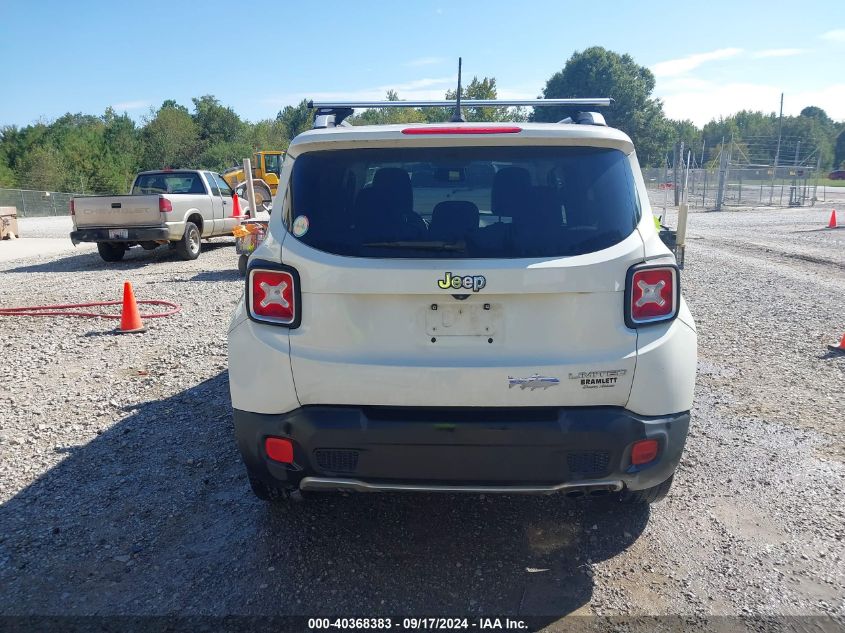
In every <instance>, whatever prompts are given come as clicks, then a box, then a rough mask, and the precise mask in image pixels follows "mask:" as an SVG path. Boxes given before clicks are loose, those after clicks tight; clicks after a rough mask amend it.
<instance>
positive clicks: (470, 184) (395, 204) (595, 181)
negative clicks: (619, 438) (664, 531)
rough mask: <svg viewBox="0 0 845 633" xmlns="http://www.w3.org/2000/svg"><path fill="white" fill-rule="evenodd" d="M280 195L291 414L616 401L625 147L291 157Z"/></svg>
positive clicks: (621, 394) (624, 394) (627, 252)
mask: <svg viewBox="0 0 845 633" xmlns="http://www.w3.org/2000/svg"><path fill="white" fill-rule="evenodd" d="M290 187H291V192H292V196H291V213H290V217H289V222H290V226H291V229H290V230H291V235H289V236H288V237H287V238H286V239H285V242H284V251H283V260H284V263H285V264H288V265H290V266H293V267H295V268H296V269H297V270H298V272H299V275H300V281H301V290H302V295H301V297H302V306H301V310H302V320H301V325H300V326H299V327H298V328H296V329H292V330H290V352H291V365H292V369H293V376H294V382H295V385H296V391H297V395H298V398H299V400H300V402H301V403H302V404H303V405H309V404H351V405H385V406H414V407H458V406H475V407H506V406H507V407H512V406H520V407H521V406H580V405H618V406H624V405H625V403H626V401H627V399H628V395H629V392H630V388H631V383H632V380H633V373H634V368H635V360H636V342H637V337H636V332H635V331H633V330H630V329H628V328H627V327H626V326H625V322H624V317H623V295H624V285H625V275H626V272H627V270H628V268H629V267H630V266H631V265H633V264H634V263H637V262H640V261H642V259H643V244H642V240H641V238H640V237H639V233H638V232H637V231H636V230H635V228H636V225H637V223H638V221H639V218H640V208H639V202H638V198H637V193H636V186H635V182H634V177H633V172H632V165H631V160H630V157H629V156H628V155H627V153H626V152H625V151H622V150H621V149H617V148H612V147H583V146H581V147H574V146H545V147H540V146H536V145H530V146H513V145H504V144H503V145H500V146H482V147H479V146H464V147H455V146H441V147H423V146H416V145H407V146H400V147H385V148H367V149H361V148H357V149H339V150H321V151H309V152H305V153H302V154H300V155H299V156H298V158H296V160H295V162H294V166H293V172H292V176H291V183H290Z"/></svg>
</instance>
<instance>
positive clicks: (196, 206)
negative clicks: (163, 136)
mask: <svg viewBox="0 0 845 633" xmlns="http://www.w3.org/2000/svg"><path fill="white" fill-rule="evenodd" d="M232 194H233V192H232V189H231V188H230V187H229V185H228V184H226V181H225V180H223V177H222V176H220V175H219V174H216V173H214V172H211V171H203V170H194V169H178V170H177V169H174V170H167V169H166V170H160V171H145V172H141V173H140V174H138V175H137V176H136V177H135V182H134V183H133V184H132V189H131V190H130V193H129V195H125V196H85V197H75V198H73V199H72V200H71V202H70V214H71V216H72V217H73V229H74V230H73V231H72V232H71V234H70V239H71V241H72V242H73V243H74V244H78V243H80V242H96V243H97V250H98V251H99V252H100V257H102V258H103V259H104V260H105V261H107V262H116V261H120V260H121V259H123V256H124V254H125V253H126V251H127V250H128V249H129V248H130V247H131V246H135V245H140V246H141V247H142V248H144V249H145V250H152V249H154V248H157V247H158V246H161V245H163V244H170V245H171V246H172V248H174V249H175V250H176V252H177V254H178V255H179V257H180V258H181V259H186V260H188V259H196V258H197V257H199V254H200V250H201V244H202V241H201V240H202V239H203V238H210V237H216V236H220V235H231V233H232V229H233V228H234V227H235V225H236V224H238V223H239V222H240V220H239V219H238V218H233V217H231V216H232V212H233V209H234V206H233V201H232ZM244 202H245V201H242V202H241V204H242V205H244ZM243 210H244V212H246V211H247V210H246V208H245V205H244V206H243Z"/></svg>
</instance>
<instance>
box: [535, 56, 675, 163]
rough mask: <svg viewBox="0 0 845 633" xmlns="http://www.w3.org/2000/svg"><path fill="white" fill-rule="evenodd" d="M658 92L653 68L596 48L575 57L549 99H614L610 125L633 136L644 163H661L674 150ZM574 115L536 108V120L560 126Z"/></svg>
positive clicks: (552, 81)
mask: <svg viewBox="0 0 845 633" xmlns="http://www.w3.org/2000/svg"><path fill="white" fill-rule="evenodd" d="M653 91H654V75H653V74H652V73H651V71H650V70H649V69H648V68H646V67H644V66H640V65H638V64H637V63H636V62H635V61H634V59H633V58H632V57H631V56H630V55H620V54H618V53H614V52H613V51H609V50H606V49H604V48H602V47H600V46H594V47H592V48H588V49H586V50H584V51H582V52H577V51H576V52H575V53H573V55H572V57H570V58H569V59H568V60H567V62H566V65H565V66H564V67H563V69H562V70H561V71H559V72H557V73H555V74H554V75H552V76H551V77H550V78H549V80H548V81H547V82H546V86H545V88H544V89H543V96H544V97H545V98H547V99H553V98H577V97H613V99H614V104H613V106H612V107H610V108H608V109H607V110H606V111H605V112H604V116H605V118H606V119H607V122H608V125H611V126H613V127H618V128H619V129H621V130H622V131H623V132H625V133H627V134H628V136H630V137H631V140H633V141H634V144H635V145H636V147H637V153H638V154H639V156H640V160H641V161H642V162H643V164H660V163H662V161H663V157H664V155H665V154H666V153H667V152H668V151H670V150H671V145H672V140H673V139H672V127H671V125H670V124H669V123H668V121H667V120H666V117H665V116H664V114H663V105H662V103H661V102H660V100H659V99H655V98H653V97H652V96H651V93H652V92H653ZM571 115H572V109H571V108H569V109H568V108H546V107H543V108H535V109H534V114H533V120H534V121H560V120H561V119H564V118H566V117H567V116H571Z"/></svg>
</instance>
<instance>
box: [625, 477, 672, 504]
mask: <svg viewBox="0 0 845 633" xmlns="http://www.w3.org/2000/svg"><path fill="white" fill-rule="evenodd" d="M674 478H675V475H674V474H673V475H672V476H671V477H669V479H667V480H666V481H664V482H663V483H660V484H657V485H656V486H652V487H651V488H645V489H644V490H627V489H626V490H623V491H622V492H621V493H620V494H619V500H620V501H622V502H623V503H657V502H658V501H662V500H663V499H664V498H665V497H666V495H667V494H669V489H670V488H671V487H672V480H673V479H674Z"/></svg>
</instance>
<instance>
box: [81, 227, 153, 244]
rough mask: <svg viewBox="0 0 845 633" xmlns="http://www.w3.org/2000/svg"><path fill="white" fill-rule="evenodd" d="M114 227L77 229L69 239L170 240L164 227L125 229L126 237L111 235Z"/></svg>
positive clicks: (110, 240)
mask: <svg viewBox="0 0 845 633" xmlns="http://www.w3.org/2000/svg"><path fill="white" fill-rule="evenodd" d="M112 230H114V229H79V230H77V231H71V234H70V241H71V242H73V243H74V244H79V243H80V242H162V241H164V242H166V241H169V240H170V231H169V230H168V229H167V228H164V227H153V228H138V229H126V237H111V236H109V231H112Z"/></svg>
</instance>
